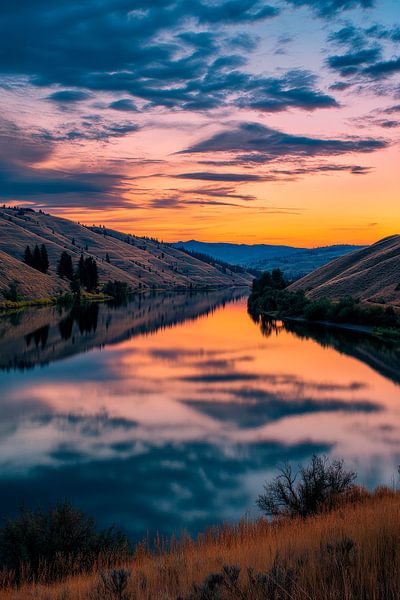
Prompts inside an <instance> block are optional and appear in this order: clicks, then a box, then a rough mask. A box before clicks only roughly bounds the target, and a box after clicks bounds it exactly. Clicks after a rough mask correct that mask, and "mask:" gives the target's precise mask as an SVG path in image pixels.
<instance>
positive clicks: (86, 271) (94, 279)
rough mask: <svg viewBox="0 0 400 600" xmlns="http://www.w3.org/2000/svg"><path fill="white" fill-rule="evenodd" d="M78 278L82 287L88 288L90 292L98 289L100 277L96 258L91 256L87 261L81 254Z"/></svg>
mask: <svg viewBox="0 0 400 600" xmlns="http://www.w3.org/2000/svg"><path fill="white" fill-rule="evenodd" d="M77 278H78V280H79V282H80V284H81V285H82V287H84V288H86V289H87V290H88V292H91V291H93V290H94V289H96V288H97V286H98V285H99V275H98V271H97V264H96V261H95V260H94V258H92V257H91V256H89V257H88V258H86V259H85V258H83V254H81V257H80V259H79V264H78V270H77Z"/></svg>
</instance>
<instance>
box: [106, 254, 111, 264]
mask: <svg viewBox="0 0 400 600" xmlns="http://www.w3.org/2000/svg"><path fill="white" fill-rule="evenodd" d="M106 262H108V263H109V262H110V255H109V254H108V252H107V254H106Z"/></svg>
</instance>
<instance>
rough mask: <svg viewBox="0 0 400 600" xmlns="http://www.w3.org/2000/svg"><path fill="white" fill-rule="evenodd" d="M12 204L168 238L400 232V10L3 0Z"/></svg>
mask: <svg viewBox="0 0 400 600" xmlns="http://www.w3.org/2000/svg"><path fill="white" fill-rule="evenodd" d="M1 12H2V15H1V19H0V110H1V116H0V195H1V197H2V198H1V201H2V202H5V203H6V204H15V203H19V204H23V205H24V206H27V205H31V206H33V207H34V208H42V209H43V210H45V211H46V212H51V213H53V214H58V215H61V216H65V217H67V218H71V219H74V220H79V221H81V222H83V223H86V224H93V223H95V224H105V225H107V226H110V227H113V228H115V229H120V230H122V231H126V232H131V233H136V234H138V235H150V236H156V237H159V238H160V239H163V240H167V241H178V240H187V239H191V238H194V239H198V240H202V241H230V242H246V243H278V244H281V243H285V244H286V243H288V244H293V245H303V246H317V245H325V244H331V243H342V242H349V243H370V242H373V241H376V240H377V239H379V238H381V237H384V236H386V235H389V234H393V233H400V203H399V189H400V161H399V147H398V141H399V132H400V7H399V0H270V1H269V0H268V1H264V0H146V1H145V0H85V1H84V2H82V0H68V2H67V1H66V0H60V1H58V2H54V0H35V1H34V2H33V1H32V0H20V1H18V2H15V0H13V1H11V0H3V2H2V11H1Z"/></svg>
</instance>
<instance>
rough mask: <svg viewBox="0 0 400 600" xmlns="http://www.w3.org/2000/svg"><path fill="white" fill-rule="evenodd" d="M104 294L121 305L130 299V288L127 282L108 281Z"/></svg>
mask: <svg viewBox="0 0 400 600" xmlns="http://www.w3.org/2000/svg"><path fill="white" fill-rule="evenodd" d="M103 292H104V293H105V294H107V296H111V298H112V299H113V300H115V302H118V303H121V302H124V301H126V300H127V298H128V295H129V286H128V284H127V283H125V281H108V282H107V283H106V284H105V285H104V287H103Z"/></svg>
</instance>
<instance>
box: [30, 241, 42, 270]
mask: <svg viewBox="0 0 400 600" xmlns="http://www.w3.org/2000/svg"><path fill="white" fill-rule="evenodd" d="M41 265H42V255H41V253H40V248H39V246H38V245H37V244H36V245H35V247H34V249H33V254H32V267H33V268H34V269H36V270H37V271H41V270H42V269H41Z"/></svg>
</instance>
